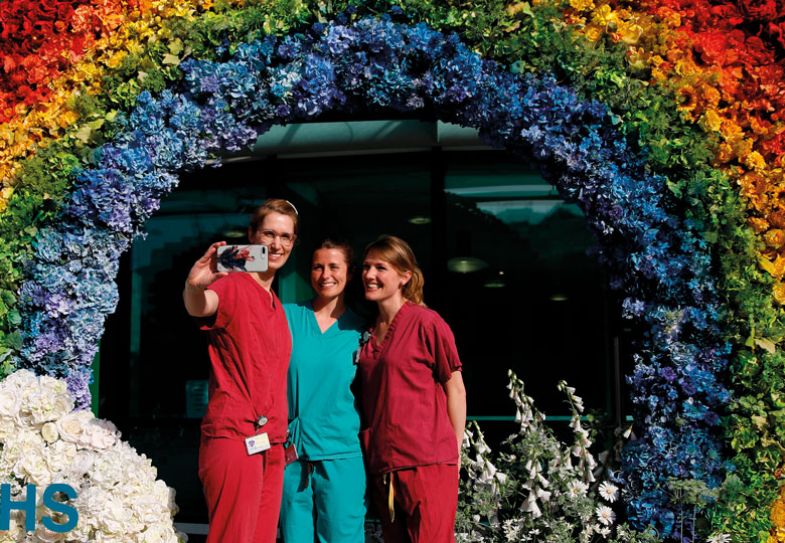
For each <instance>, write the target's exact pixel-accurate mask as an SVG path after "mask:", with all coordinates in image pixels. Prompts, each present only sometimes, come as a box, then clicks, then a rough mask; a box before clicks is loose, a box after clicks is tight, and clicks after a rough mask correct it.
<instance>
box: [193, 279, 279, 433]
mask: <svg viewBox="0 0 785 543" xmlns="http://www.w3.org/2000/svg"><path fill="white" fill-rule="evenodd" d="M209 288H210V290H212V291H215V293H216V294H218V311H217V313H216V314H215V315H214V316H213V317H212V318H211V319H209V321H207V322H206V323H204V324H203V325H202V326H201V329H202V330H207V331H208V332H209V340H210V344H209V347H208V352H209V355H210V366H211V371H210V386H209V394H210V400H209V402H208V404H207V413H206V414H205V416H204V418H203V419H202V436H203V437H226V438H246V437H248V436H252V435H254V434H257V433H259V432H260V431H262V432H267V434H268V437H269V438H270V442H271V443H283V442H284V440H285V438H286V427H287V415H288V409H287V405H286V373H287V370H288V368H289V357H290V355H291V352H292V337H291V334H290V333H289V326H288V325H287V323H286V315H285V313H284V311H283V305H282V304H281V302H280V300H278V297H277V296H276V295H275V293H274V292H267V290H265V289H264V287H262V286H261V285H260V284H259V283H257V282H256V280H254V278H253V277H251V276H250V275H249V274H247V273H243V272H236V273H232V274H229V275H227V276H226V277H222V278H221V279H218V280H217V281H215V282H214V283H212V284H211V285H210V287H209ZM262 416H264V417H267V424H265V425H264V426H263V427H262V428H261V430H258V429H257V427H256V426H255V423H256V421H258V420H259V418H260V417H262Z"/></svg>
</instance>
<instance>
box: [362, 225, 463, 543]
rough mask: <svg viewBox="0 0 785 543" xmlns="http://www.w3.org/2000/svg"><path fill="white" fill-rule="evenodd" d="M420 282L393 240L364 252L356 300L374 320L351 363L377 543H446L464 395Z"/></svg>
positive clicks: (402, 246) (456, 364)
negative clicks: (367, 305) (371, 309)
mask: <svg viewBox="0 0 785 543" xmlns="http://www.w3.org/2000/svg"><path fill="white" fill-rule="evenodd" d="M424 282H425V280H424V278H423V275H422V272H421V271H420V268H419V267H418V266H417V261H416V259H415V257H414V253H413V252H412V250H411V248H410V247H409V245H408V244H407V243H406V242H405V241H403V240H402V239H400V238H397V237H395V236H382V237H380V238H379V239H377V240H376V241H374V242H373V243H371V244H370V245H368V247H366V249H365V255H364V259H363V285H364V287H365V297H366V299H368V300H371V301H374V302H376V304H377V307H378V310H379V315H378V317H377V318H376V323H375V325H374V327H373V329H372V330H371V333H370V337H369V338H368V340H367V341H366V342H365V343H364V344H363V346H362V348H361V350H360V355H359V359H358V364H359V368H358V375H359V376H360V380H361V381H360V382H361V399H362V414H363V419H364V420H363V430H362V431H361V432H360V438H361V441H362V443H363V446H364V450H365V454H366V460H367V466H368V471H369V475H370V481H369V482H370V490H371V495H372V497H373V499H374V502H375V503H376V506H377V509H378V511H379V514H380V516H381V518H382V529H383V532H384V540H385V542H386V543H397V542H407V541H411V542H412V543H417V542H423V543H424V542H428V543H448V542H452V541H454V540H455V537H454V524H455V512H456V509H457V505H458V480H459V470H460V461H459V460H460V456H459V450H460V445H461V443H462V440H463V430H464V426H465V422H466V391H465V389H464V386H463V378H462V377H461V371H460V370H461V361H460V359H459V357H458V351H457V349H456V347H455V338H454V337H453V333H452V331H451V330H450V327H449V326H448V325H447V323H445V322H444V320H443V319H442V318H441V317H440V316H439V315H438V314H437V313H436V312H435V311H433V310H431V309H428V308H427V307H425V305H424V303H423V285H424Z"/></svg>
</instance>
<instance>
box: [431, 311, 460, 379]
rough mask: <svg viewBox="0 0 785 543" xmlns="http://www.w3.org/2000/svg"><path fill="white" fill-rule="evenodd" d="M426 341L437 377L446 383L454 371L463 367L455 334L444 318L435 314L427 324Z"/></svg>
mask: <svg viewBox="0 0 785 543" xmlns="http://www.w3.org/2000/svg"><path fill="white" fill-rule="evenodd" d="M425 341H426V346H427V348H428V352H429V353H430V354H431V356H432V357H433V371H434V374H435V375H436V379H437V381H439V382H440V383H446V382H447V381H449V380H450V378H451V377H452V374H453V372H456V371H460V370H461V368H462V367H463V364H461V359H460V358H459V356H458V348H457V347H456V346H455V336H454V335H453V333H452V330H451V329H450V327H449V326H448V325H447V323H446V322H444V319H442V318H441V317H439V316H438V315H435V318H434V319H432V320H431V321H430V322H429V323H428V324H427V325H426V334H425Z"/></svg>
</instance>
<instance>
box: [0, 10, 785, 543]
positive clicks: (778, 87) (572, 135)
mask: <svg viewBox="0 0 785 543" xmlns="http://www.w3.org/2000/svg"><path fill="white" fill-rule="evenodd" d="M3 6H4V7H2V8H0V22H2V23H3V29H4V34H6V35H7V36H8V37H6V38H5V40H4V42H3V46H4V55H5V56H4V62H5V65H4V66H5V73H4V75H3V78H2V84H3V88H2V92H0V100H2V102H3V107H2V108H1V109H0V115H1V116H2V121H3V122H4V124H3V131H2V139H3V141H4V143H5V147H4V148H3V150H2V153H3V155H2V157H1V158H0V160H2V162H1V163H0V168H2V171H3V189H2V200H0V208H2V215H0V235H2V236H3V239H4V243H3V250H2V252H0V269H2V270H3V272H4V274H3V277H2V278H0V281H1V283H0V288H2V291H0V302H2V303H0V360H2V363H3V373H5V374H9V373H11V372H12V371H13V370H14V369H15V368H31V369H34V370H35V371H36V372H38V373H44V374H48V375H52V376H56V377H62V378H65V379H66V380H67V382H68V386H69V390H70V392H71V393H72V395H73V396H74V397H75V399H76V402H77V405H79V406H82V407H84V406H86V405H87V404H88V402H89V395H88V391H87V384H88V382H89V379H90V370H89V368H90V364H91V362H92V359H93V356H94V354H95V352H96V349H97V343H98V340H99V339H100V336H101V334H102V331H103V320H104V318H105V316H106V315H107V314H108V313H110V312H111V311H113V309H114V306H115V304H116V301H117V300H116V298H117V291H116V286H115V284H114V277H115V275H116V273H117V263H118V259H119V256H120V255H121V254H122V252H123V251H125V250H127V249H128V247H129V246H130V243H131V242H132V240H133V237H134V236H135V235H137V234H138V233H140V232H142V231H143V226H144V221H145V220H146V219H147V218H148V217H149V216H151V214H152V213H154V212H155V210H156V209H157V206H158V202H159V201H160V199H161V198H162V197H163V196H165V194H166V193H168V192H169V191H171V190H172V189H174V187H175V186H176V184H177V174H178V172H181V171H184V170H188V169H193V168H200V167H204V166H205V164H206V163H207V161H208V159H210V158H211V157H214V156H215V155H216V154H218V153H220V152H222V151H225V150H229V151H233V150H238V149H242V148H244V147H247V146H248V145H249V144H251V143H252V142H253V141H254V140H255V139H256V137H257V136H258V135H259V134H260V133H262V132H264V131H265V130H266V129H268V128H269V127H270V126H272V125H273V124H281V123H286V122H293V121H303V120H309V119H314V118H317V117H318V116H319V115H320V114H322V113H324V112H338V113H341V114H344V115H348V116H350V115H352V114H353V113H357V112H367V111H369V109H370V110H372V111H385V110H395V111H409V112H418V111H427V112H428V113H429V114H433V115H436V116H437V117H438V118H440V119H442V120H446V121H451V122H456V123H459V124H462V125H466V126H473V127H477V128H479V129H480V132H481V135H482V136H483V137H485V138H486V139H487V140H488V141H489V142H491V143H492V144H494V145H497V146H504V147H507V148H509V149H511V150H512V151H513V152H515V153H519V154H520V155H522V156H526V157H533V158H535V159H536V160H537V161H538V163H539V164H540V165H541V167H542V169H543V174H544V175H545V176H546V177H547V178H548V179H549V180H551V181H552V182H554V183H555V184H556V185H557V186H558V188H559V191H560V193H561V194H562V195H563V196H564V197H566V198H569V199H571V200H575V201H577V202H578V203H579V204H580V205H581V206H582V208H583V209H584V211H585V213H586V215H587V217H588V220H589V222H590V224H591V226H592V227H593V229H594V231H595V232H596V234H597V237H598V241H599V246H600V259H601V260H602V262H603V263H604V264H605V265H606V267H607V269H608V271H609V275H610V276H611V286H612V287H613V288H614V289H616V290H618V291H619V292H620V293H622V294H623V297H624V311H625V313H626V317H628V318H630V319H632V320H634V321H636V322H637V323H639V324H640V325H642V326H643V327H644V328H645V329H646V330H647V332H646V334H645V337H644V338H643V339H642V341H641V342H640V344H639V346H638V352H637V354H636V369H635V371H634V373H633V374H632V375H631V376H629V379H630V382H631V384H632V388H633V390H634V397H633V402H634V403H635V406H636V410H637V413H636V426H637V430H638V434H639V439H638V440H636V441H634V442H632V443H631V444H629V445H628V446H627V448H626V450H625V455H624V463H623V480H624V484H625V489H624V490H625V497H626V502H627V506H628V515H629V518H630V520H631V521H632V522H633V524H634V525H636V526H637V527H639V528H642V527H644V526H647V525H653V526H654V527H656V529H657V530H658V531H659V532H660V533H661V534H662V535H663V536H669V535H672V536H676V537H681V536H682V534H680V533H679V529H678V527H676V526H674V518H675V514H674V510H675V505H674V503H673V496H672V495H670V493H669V492H668V489H667V482H668V481H669V480H673V479H676V480H691V479H695V480H698V481H702V482H703V483H705V484H706V485H707V486H708V487H710V488H722V489H723V491H721V492H720V498H719V499H718V500H717V501H716V503H714V505H713V506H712V508H711V509H710V511H709V520H710V521H711V527H712V531H713V532H715V533H719V532H722V533H727V534H731V535H732V537H733V540H734V541H736V540H738V541H758V540H760V539H761V538H762V537H768V534H770V533H771V534H772V535H771V537H773V538H775V540H776V539H778V538H780V537H783V538H785V518H780V517H781V516H785V515H783V514H782V513H781V512H780V511H782V510H783V509H782V508H783V504H782V502H779V501H776V497H777V477H778V476H779V471H780V468H781V464H782V454H781V452H780V451H781V449H782V446H783V445H785V410H783V409H782V407H783V402H784V401H785V398H783V397H782V394H783V391H785V387H784V386H783V376H784V374H783V369H782V368H783V367H785V366H783V364H782V351H781V348H780V346H779V345H778V343H779V341H780V340H781V336H782V334H783V328H782V317H781V309H780V305H779V304H780V302H781V301H785V294H783V292H785V287H783V284H782V283H781V282H780V281H781V279H782V277H783V274H785V252H782V248H783V246H785V230H782V229H781V227H785V219H783V218H782V217H785V214H784V213H785V212H783V210H782V206H783V205H785V204H783V201H782V198H781V193H780V192H779V191H780V187H781V186H784V185H783V181H785V180H783V177H782V166H783V164H782V162H783V157H785V150H783V144H784V143H785V126H783V123H782V120H781V118H780V117H779V113H778V111H779V109H780V106H783V105H785V104H783V103H782V102H783V101H785V93H783V92H782V91H783V85H785V78H783V75H785V74H784V72H783V44H784V43H785V42H784V41H783V35H782V30H783V29H785V23H783V22H782V21H783V15H782V13H780V12H777V10H776V8H765V6H764V7H761V6H749V5H744V4H738V5H737V4H714V5H703V4H702V3H700V2H694V3H686V2H681V3H679V2H673V3H672V4H666V5H663V4H662V3H658V4H657V5H654V4H652V5H648V4H646V3H642V4H634V5H629V6H626V7H621V6H619V5H617V4H616V3H604V4H602V3H599V4H597V5H595V4H594V2H592V1H590V0H589V1H585V2H584V1H578V0H574V1H572V2H570V3H565V4H561V3H554V2H550V1H542V2H535V3H533V4H529V3H527V2H517V3H509V4H506V5H505V4H504V3H501V2H492V1H487V2H475V3H473V4H472V3H456V5H452V4H446V5H442V4H441V3H431V2H427V1H419V2H401V3H400V5H391V4H389V3H384V2H379V3H375V2H360V1H354V2H345V3H341V5H340V6H335V5H333V6H331V8H330V9H327V8H326V7H325V6H324V5H323V4H321V3H318V2H315V3H308V2H276V3H259V4H257V3H255V2H224V3H218V4H216V5H212V2H209V1H201V2H197V1H194V2H191V3H177V5H175V3H169V2H163V1H152V2H145V1H133V2H127V3H122V4H115V3H107V2H100V1H98V0H95V1H84V2H80V1H75V2H72V3H68V4H64V3H61V2H51V3H48V2H39V3H37V4H36V6H35V9H33V10H32V11H30V10H29V9H26V8H29V7H30V6H27V2H22V1H17V2H11V3H7V4H4V5H3ZM9 6H10V8H9ZM766 9H769V11H766ZM3 10H5V11H3ZM772 10H773V11H772ZM42 30H43V32H45V33H48V34H47V35H48V39H44V40H34V39H33V35H34V34H35V33H36V32H38V33H40V32H41V31H42ZM18 33H21V36H22V38H21V39H20V38H18V37H16V36H18V35H19V34H18ZM11 36H14V37H11ZM25 37H26V38H27V39H25ZM727 51H732V52H733V53H732V54H730V53H728V52H727ZM771 520H773V521H774V525H773V527H772V526H771Z"/></svg>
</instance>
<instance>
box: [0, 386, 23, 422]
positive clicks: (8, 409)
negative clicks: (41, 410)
mask: <svg viewBox="0 0 785 543" xmlns="http://www.w3.org/2000/svg"><path fill="white" fill-rule="evenodd" d="M21 407H22V396H21V394H19V390H18V389H17V388H16V387H3V388H2V389H0V417H8V418H14V417H16V416H17V415H18V414H19V410H20V409H21Z"/></svg>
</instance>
